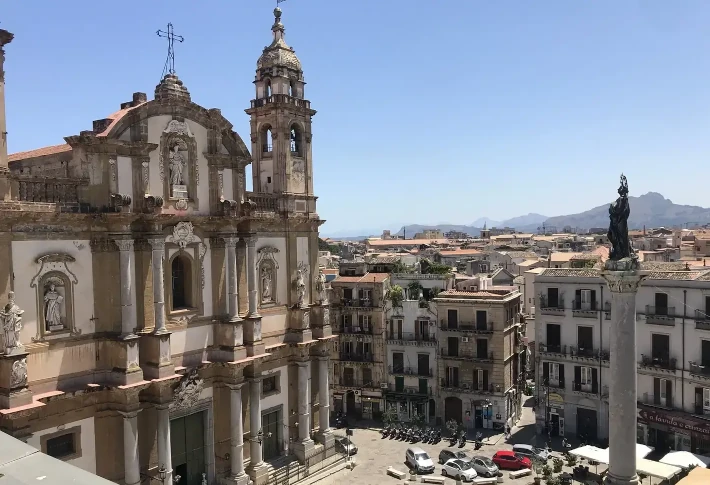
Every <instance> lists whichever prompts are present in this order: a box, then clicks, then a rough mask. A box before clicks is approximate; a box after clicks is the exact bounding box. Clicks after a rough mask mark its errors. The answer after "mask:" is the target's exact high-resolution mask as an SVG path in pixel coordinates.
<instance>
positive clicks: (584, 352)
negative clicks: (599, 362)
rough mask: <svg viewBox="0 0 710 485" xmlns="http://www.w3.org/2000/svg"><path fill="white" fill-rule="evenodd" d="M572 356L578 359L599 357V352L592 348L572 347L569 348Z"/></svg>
mask: <svg viewBox="0 0 710 485" xmlns="http://www.w3.org/2000/svg"><path fill="white" fill-rule="evenodd" d="M569 351H570V354H572V355H573V356H576V357H597V355H598V352H597V351H595V350H594V348H593V347H592V346H589V347H586V346H585V347H581V346H578V347H572V346H570V348H569Z"/></svg>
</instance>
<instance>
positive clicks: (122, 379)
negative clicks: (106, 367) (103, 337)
mask: <svg viewBox="0 0 710 485" xmlns="http://www.w3.org/2000/svg"><path fill="white" fill-rule="evenodd" d="M138 342H139V337H138V336H137V335H133V334H130V335H123V336H121V337H118V338H117V339H116V340H109V341H108V342H106V343H107V345H108V347H109V349H110V350H109V355H110V356H111V381H112V382H113V383H114V384H115V385H117V386H130V385H132V384H137V383H139V382H141V381H142V380H143V369H141V368H140V365H139V356H138Z"/></svg>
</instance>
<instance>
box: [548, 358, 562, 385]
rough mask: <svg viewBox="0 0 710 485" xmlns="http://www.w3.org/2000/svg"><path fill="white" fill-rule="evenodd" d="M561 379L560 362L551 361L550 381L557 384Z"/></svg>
mask: <svg viewBox="0 0 710 485" xmlns="http://www.w3.org/2000/svg"><path fill="white" fill-rule="evenodd" d="M559 380H560V364H557V363H554V362H550V382H551V383H555V384H557V383H558V382H559Z"/></svg>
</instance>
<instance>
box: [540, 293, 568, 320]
mask: <svg viewBox="0 0 710 485" xmlns="http://www.w3.org/2000/svg"><path fill="white" fill-rule="evenodd" d="M540 313H542V314H543V315H564V314H565V302H564V300H563V299H561V298H558V299H557V301H551V302H549V301H548V299H547V297H546V296H541V297H540Z"/></svg>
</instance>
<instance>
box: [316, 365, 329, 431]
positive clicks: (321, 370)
mask: <svg viewBox="0 0 710 485" xmlns="http://www.w3.org/2000/svg"><path fill="white" fill-rule="evenodd" d="M318 400H319V401H320V411H319V412H320V415H319V417H318V420H319V421H320V432H321V434H324V433H327V432H328V430H329V429H330V389H329V388H328V357H323V356H321V357H318Z"/></svg>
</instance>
